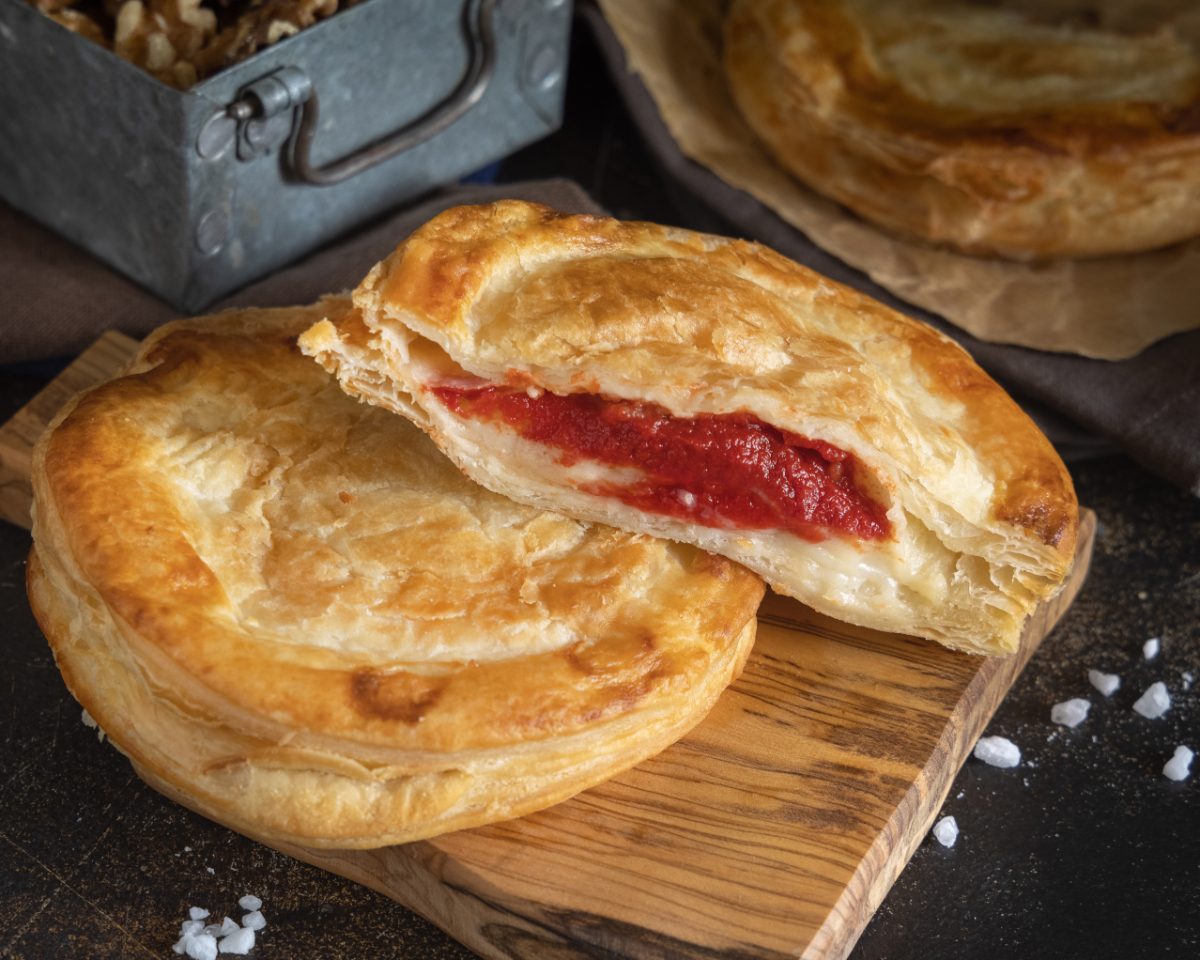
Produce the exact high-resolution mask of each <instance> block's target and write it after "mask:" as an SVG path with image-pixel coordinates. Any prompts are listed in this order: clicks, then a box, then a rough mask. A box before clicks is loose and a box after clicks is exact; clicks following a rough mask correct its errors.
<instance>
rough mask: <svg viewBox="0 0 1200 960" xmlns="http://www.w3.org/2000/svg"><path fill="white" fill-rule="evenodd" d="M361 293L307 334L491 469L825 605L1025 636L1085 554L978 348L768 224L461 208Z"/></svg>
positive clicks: (841, 613) (988, 635) (956, 641)
mask: <svg viewBox="0 0 1200 960" xmlns="http://www.w3.org/2000/svg"><path fill="white" fill-rule="evenodd" d="M354 302H355V304H356V306H357V307H358V308H359V310H360V311H361V317H359V316H357V315H356V316H353V317H352V318H350V319H349V320H348V321H346V322H343V323H341V324H340V325H339V324H338V323H337V322H331V321H322V322H321V323H319V324H317V325H315V326H314V327H313V328H312V329H310V330H309V331H307V332H306V333H305V334H304V335H303V337H301V340H300V345H301V349H302V350H304V352H305V353H308V354H310V355H311V356H314V357H316V358H317V359H318V360H319V361H320V362H321V363H322V364H324V365H325V366H326V367H327V368H328V369H330V370H333V371H334V372H336V374H337V377H338V380H339V381H340V382H341V384H342V385H343V387H344V388H345V389H346V390H347V391H348V392H350V393H351V394H353V395H355V396H358V397H362V398H363V399H364V400H366V401H368V402H370V403H373V404H376V405H379V406H383V407H386V408H388V409H391V410H394V411H396V412H398V413H401V414H403V415H404V416H406V417H409V418H410V419H412V420H413V421H414V422H415V423H417V424H418V425H419V426H420V427H421V428H422V429H424V430H425V431H426V432H428V433H429V435H430V436H431V437H433V439H434V440H435V441H436V443H437V444H438V446H439V447H441V449H442V450H443V451H445V452H446V454H447V455H448V456H450V457H451V458H452V459H453V460H454V462H455V463H457V464H458V465H459V466H460V467H461V468H462V469H463V470H464V471H465V472H466V473H467V475H468V476H470V477H471V478H472V479H474V480H476V481H478V482H479V483H481V484H483V485H484V486H486V487H488V488H490V489H492V490H495V491H497V492H498V493H501V494H504V495H505V496H508V497H511V498H513V499H514V500H517V501H520V502H522V503H527V504H531V505H534V506H537V507H539V508H542V509H547V510H554V511H558V512H562V513H565V514H567V515H569V516H574V517H578V518H580V519H586V520H590V521H594V522H599V523H608V524H612V525H614V526H617V527H621V528H623V529H626V530H632V531H637V532H640V533H647V534H652V535H654V536H659V537H667V538H670V539H672V540H677V541H680V542H684V543H690V544H694V545H695V546H698V547H702V548H704V549H705V550H711V551H713V552H714V553H717V554H721V555H722V556H725V557H729V558H730V559H733V560H736V561H738V562H739V563H741V564H744V565H745V566H747V567H749V568H750V569H751V570H753V571H754V572H756V573H758V574H760V575H761V576H762V577H764V578H765V579H766V580H767V581H768V582H769V583H770V584H771V586H772V587H774V588H775V589H776V590H777V591H779V592H780V593H784V594H787V595H789V596H792V597H795V598H797V599H799V600H801V601H803V602H805V603H807V604H809V605H810V606H812V607H814V608H815V609H817V610H818V611H820V612H821V613H824V614H828V615H830V616H833V617H836V618H839V619H842V620H846V621H849V622H851V623H856V624H860V625H863V626H867V627H872V628H875V629H879V630H885V631H888V632H895V633H906V634H915V635H919V636H923V637H929V638H932V639H934V640H937V641H940V642H942V643H944V644H946V645H948V646H951V647H956V648H959V649H963V650H969V651H972V652H976V653H1010V652H1012V651H1014V650H1015V649H1016V648H1017V645H1018V642H1019V639H1020V634H1021V628H1022V625H1023V623H1024V620H1025V618H1026V616H1027V615H1028V614H1029V613H1030V612H1031V611H1032V610H1033V608H1034V607H1035V606H1036V605H1037V603H1038V602H1039V601H1040V600H1043V599H1045V598H1046V597H1048V596H1050V595H1052V594H1053V593H1054V592H1055V591H1056V590H1057V589H1058V588H1059V586H1060V584H1061V583H1062V581H1063V578H1064V577H1065V575H1066V573H1067V571H1068V569H1069V567H1070V565H1071V562H1072V558H1073V554H1074V543H1075V533H1076V527H1077V522H1078V508H1077V504H1076V500H1075V493H1074V490H1073V488H1072V485H1071V480H1070V477H1069V475H1068V474H1067V471H1066V469H1065V468H1064V466H1063V464H1062V462H1061V461H1060V460H1059V458H1058V456H1057V455H1056V454H1055V452H1054V449H1053V447H1051V445H1050V443H1049V442H1048V441H1047V440H1046V438H1045V437H1044V436H1042V434H1041V433H1040V432H1039V431H1038V429H1037V428H1036V427H1035V426H1034V424H1033V423H1032V421H1030V419H1029V418H1028V417H1027V416H1026V415H1025V414H1024V413H1023V412H1022V411H1021V409H1020V408H1019V407H1018V406H1017V405H1016V404H1015V403H1014V402H1013V401H1012V400H1011V399H1010V398H1009V397H1008V395H1007V394H1005V393H1004V391H1003V390H1001V389H1000V387H998V386H997V385H996V384H995V383H994V382H993V381H992V380H991V379H990V378H989V377H988V376H987V375H986V374H985V373H984V372H983V371H982V370H980V369H979V367H977V366H976V365H975V363H974V362H973V361H972V360H971V358H970V357H969V356H968V355H967V354H966V352H965V351H963V350H962V348H960V347H959V346H958V345H957V344H955V343H954V342H953V341H951V340H950V339H949V338H947V337H945V336H943V335H941V334H939V333H937V332H936V331H934V330H933V329H931V328H930V327H927V326H925V325H924V324H921V323H917V322H915V321H913V320H909V319H908V318H906V317H903V316H901V315H900V314H898V313H896V312H895V311H893V310H890V309H888V308H886V307H884V306H883V305H882V304H879V303H877V302H875V301H873V300H871V299H869V298H868V297H865V296H862V295H861V294H858V293H856V292H855V291H853V290H850V289H848V288H846V287H842V286H840V285H838V284H836V283H833V282H832V281H829V280H827V279H826V278H824V277H822V276H820V275H819V274H817V273H814V272H813V271H811V270H809V269H807V268H805V267H802V266H799V265H798V264H795V263H793V262H792V261H790V260H787V259H786V258H784V257H782V256H780V255H778V254H776V253H774V252H772V251H770V250H768V249H766V248H764V247H761V246H758V245H757V244H752V243H745V242H741V241H734V240H726V239H723V238H720V237H713V236H706V235H702V234H697V233H692V232H689V231H685V230H677V229H671V228H667V227H661V226H657V225H655V224H648V223H622V222H620V221H617V220H611V219H608V218H603V217H586V216H564V215H562V214H559V213H557V212H555V211H553V210H551V209H550V208H548V207H544V206H541V205H538V204H530V203H524V202H520V201H502V202H500V203H496V204H492V205H490V206H479V207H458V208H454V209H451V210H448V211H446V212H445V213H442V214H440V215H439V216H437V217H435V218H434V219H432V220H430V221H429V222H428V223H426V224H425V225H424V226H423V227H421V228H420V229H419V230H417V231H416V232H415V233H414V234H413V235H412V236H411V237H410V238H409V239H408V240H406V241H405V242H404V243H403V244H402V245H401V246H400V247H399V248H398V249H397V250H396V251H395V252H394V253H393V254H392V255H391V256H389V257H388V258H387V259H386V260H384V261H383V262H382V263H381V264H379V265H378V266H377V267H376V268H375V269H374V270H373V271H372V272H371V273H370V274H369V275H368V276H367V278H366V279H365V280H364V281H363V282H362V284H360V286H359V288H358V289H357V290H356V291H355V294H354Z"/></svg>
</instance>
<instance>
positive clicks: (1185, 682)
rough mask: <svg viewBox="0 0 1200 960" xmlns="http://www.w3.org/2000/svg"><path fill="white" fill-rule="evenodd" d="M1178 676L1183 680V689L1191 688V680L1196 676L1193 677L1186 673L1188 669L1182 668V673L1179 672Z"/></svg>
mask: <svg viewBox="0 0 1200 960" xmlns="http://www.w3.org/2000/svg"><path fill="white" fill-rule="evenodd" d="M1179 678H1180V679H1181V680H1182V681H1183V689H1184V690H1191V689H1192V682H1193V681H1194V680H1195V679H1196V678H1195V677H1193V676H1192V675H1191V674H1190V673H1188V671H1186V670H1184V671H1183V673H1181V674H1180V675H1179Z"/></svg>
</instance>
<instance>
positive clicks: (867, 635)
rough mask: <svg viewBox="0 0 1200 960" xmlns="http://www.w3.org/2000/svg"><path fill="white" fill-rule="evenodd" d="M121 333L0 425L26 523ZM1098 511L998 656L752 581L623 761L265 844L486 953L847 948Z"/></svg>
mask: <svg viewBox="0 0 1200 960" xmlns="http://www.w3.org/2000/svg"><path fill="white" fill-rule="evenodd" d="M135 347H136V342H135V341H133V340H130V339H129V338H127V337H122V336H120V335H119V334H109V335H107V336H105V337H104V338H102V339H101V340H100V341H98V342H97V343H96V344H95V345H93V346H92V347H91V348H90V349H89V350H88V351H87V352H86V353H84V354H83V355H82V356H81V357H80V358H79V360H77V361H76V362H75V363H74V364H72V365H71V367H69V368H68V369H67V370H65V371H64V372H63V374H62V375H60V377H59V379H58V380H56V381H55V382H54V383H52V384H51V385H50V386H49V387H47V388H46V390H44V391H43V392H42V393H41V394H39V395H38V396H37V397H36V398H35V399H34V400H33V401H32V402H31V403H30V404H29V405H28V406H27V407H25V408H24V409H23V410H22V411H21V412H20V413H18V414H17V415H16V416H15V417H14V418H13V419H12V420H10V421H9V422H8V423H7V424H6V425H5V426H4V427H3V428H0V515H2V516H4V517H5V518H6V519H9V520H11V521H13V522H16V523H20V524H23V525H25V526H28V523H29V520H28V507H29V492H28V470H29V449H30V447H31V445H32V443H33V441H34V440H36V438H37V435H38V434H39V433H40V431H41V429H42V427H43V426H44V424H45V423H46V422H48V420H49V419H50V417H51V416H52V415H53V413H54V411H55V410H56V409H57V408H58V406H59V405H61V404H62V403H63V402H64V401H65V399H66V398H67V397H68V396H70V395H71V394H72V393H73V392H74V391H75V390H79V389H83V388H85V387H87V386H90V385H92V384H94V383H96V382H98V381H100V380H102V379H104V378H106V377H108V376H111V375H113V374H115V373H117V372H119V370H120V369H121V368H122V366H123V365H124V363H125V362H126V360H127V359H128V357H129V356H131V355H132V352H133V350H134V349H135ZM22 471H24V472H23V473H22ZM1095 525H1096V524H1095V516H1094V514H1092V513H1090V512H1089V511H1084V513H1083V516H1082V520H1081V525H1080V536H1079V547H1078V552H1077V555H1076V559H1075V567H1074V570H1073V572H1072V574H1071V576H1070V578H1069V580H1068V582H1067V584H1066V586H1065V587H1064V589H1063V590H1062V592H1061V593H1060V594H1059V595H1058V596H1057V597H1055V598H1054V599H1053V600H1051V601H1050V602H1048V603H1046V604H1043V605H1042V606H1041V607H1039V608H1038V609H1037V611H1036V612H1035V613H1034V615H1033V616H1032V617H1031V618H1030V621H1029V624H1028V625H1027V627H1026V630H1025V634H1024V637H1023V640H1022V643H1021V648H1020V651H1019V653H1017V654H1016V655H1015V656H1013V657H1010V658H1006V659H994V658H993V659H987V658H980V657H972V656H968V655H965V654H959V653H953V652H951V651H949V650H945V649H943V648H941V647H939V646H936V645H934V644H932V643H927V642H923V641H919V640H914V639H911V638H906V637H899V636H890V635H886V634H881V633H876V632H873V631H871V630H865V629H862V628H859V627H854V626H850V625H848V624H844V623H839V622H837V621H834V620H831V619H829V618H827V617H823V616H820V615H819V614H816V613H814V612H813V611H811V610H809V609H808V608H806V607H804V606H802V605H801V604H799V603H797V602H795V601H792V600H788V599H786V598H782V597H778V596H774V595H771V594H769V595H768V597H767V600H766V601H765V602H764V604H763V607H762V609H761V611H760V613H759V628H758V639H757V641H756V643H755V646H754V651H753V653H752V654H751V656H750V660H749V662H748V664H747V666H746V669H745V671H744V673H743V674H742V676H741V678H740V679H738V680H737V681H736V682H735V683H734V684H733V685H732V686H731V687H730V688H729V689H728V690H727V691H726V692H725V694H723V695H722V697H721V699H720V701H719V702H718V703H717V706H716V707H715V708H714V710H713V711H712V713H711V714H709V716H708V717H707V719H705V720H704V722H703V723H701V724H700V726H698V727H697V728H696V729H695V730H694V731H693V732H692V733H691V734H689V735H688V736H687V737H685V738H684V739H683V740H681V741H680V742H679V743H677V744H675V745H674V746H672V747H670V748H669V749H667V750H666V751H664V752H663V753H662V754H660V755H659V756H657V757H655V758H653V759H652V760H649V761H647V762H645V763H643V764H641V765H639V766H638V767H636V768H634V769H633V770H630V771H628V772H627V773H624V774H622V775H620V776H618V777H616V778H614V779H612V780H610V781H608V782H607V783H604V784H601V785H600V786H598V787H594V788H593V789H591V790H588V791H586V792H585V793H582V794H580V795H578V796H576V797H575V798H573V799H571V800H568V801H566V802H565V803H561V804H559V805H557V806H555V807H551V808H550V809H548V810H544V811H542V812H541V813H537V814H534V815H532V816H528V817H524V818H522V819H520V820H513V821H510V822H507V823H499V824H494V825H492V826H489V827H485V828H481V829H476V830H467V831H463V832H460V833H453V834H448V835H445V836H442V837H437V838H435V839H433V840H426V841H421V842H418V843H411V844H407V845H404V846H398V847H388V848H383V849H380V850H369V851H328V850H313V849H308V848H300V847H293V846H290V845H287V844H279V843H273V842H272V843H270V844H268V845H269V846H273V847H275V848H276V849H279V850H281V851H283V852H285V853H287V854H290V855H291V856H294V857H297V858H299V859H301V860H305V861H307V862H309V863H312V864H316V865H317V866H319V867H322V868H324V869H326V870H329V871H331V872H333V873H336V874H339V875H341V876H343V877H347V878H349V879H351V880H353V881H356V882H358V883H362V884H365V885H367V886H369V887H372V888H374V889H375V890H378V891H380V892H381V893H383V894H385V895H386V896H389V897H391V898H393V899H394V900H396V901H398V902H399V903H401V904H403V905H404V906H405V907H408V908H409V909H411V910H414V911H416V912H417V913H419V914H421V915H423V916H425V917H427V918H428V919H430V920H432V921H433V922H434V923H436V924H437V925H438V926H440V927H441V928H442V929H443V930H445V931H446V932H447V933H449V934H450V935H451V936H453V937H455V938H457V939H458V940H459V941H461V942H462V943H464V944H466V945H467V946H468V947H470V948H471V949H472V950H474V951H476V952H477V953H479V954H481V955H483V956H485V957H496V958H500V957H503V958H509V960H513V958H531V960H532V958H538V960H547V958H549V960H568V958H585V957H586V958H597V957H638V958H668V957H671V958H674V957H681V958H701V957H710V958H711V957H728V958H739V960H740V958H745V960H748V958H776V957H778V958H782V957H803V958H840V957H844V956H846V954H848V953H849V952H850V950H851V948H852V947H853V945H854V943H855V941H856V940H857V939H858V937H859V935H860V934H861V932H862V930H863V928H864V927H865V926H866V924H867V922H868V920H869V919H870V917H871V915H872V914H873V913H874V911H875V909H876V908H877V907H878V906H879V904H880V902H881V901H882V900H883V898H884V896H885V895H886V893H887V891H888V889H889V888H890V887H891V885H892V883H893V882H894V881H895V879H896V877H897V876H898V875H899V873H900V871H901V870H902V869H903V867H904V865H905V863H907V862H908V859H909V857H910V856H911V855H912V853H913V851H914V849H916V847H917V845H918V844H919V843H921V842H922V840H923V839H924V837H925V836H926V833H927V832H928V830H929V827H930V825H931V823H932V821H933V818H934V816H935V815H936V813H937V811H938V809H939V808H940V806H941V803H942V801H943V799H944V798H945V795H946V792H947V791H948V790H949V788H950V784H951V782H952V781H953V779H954V776H955V773H956V772H957V770H958V768H959V766H960V765H961V764H962V763H963V762H964V760H965V759H966V757H967V755H968V753H969V751H970V749H971V746H972V744H973V743H974V742H975V740H976V738H977V737H978V736H979V735H980V733H981V732H982V731H983V729H984V727H985V725H986V724H987V722H988V719H989V718H990V717H991V715H992V713H993V711H994V710H995V709H996V707H997V705H998V704H999V703H1000V701H1001V699H1003V697H1004V695H1005V693H1006V692H1007V690H1008V688H1009V687H1010V686H1011V684H1012V682H1013V680H1014V679H1015V678H1016V676H1017V674H1018V673H1020V671H1021V669H1022V668H1023V667H1024V665H1025V664H1026V663H1027V662H1028V660H1029V658H1030V656H1031V655H1032V654H1033V652H1034V650H1035V649H1036V648H1037V646H1038V644H1039V643H1040V641H1041V640H1042V638H1043V637H1045V635H1046V634H1047V633H1048V632H1049V631H1050V630H1051V628H1052V627H1053V626H1054V624H1055V623H1056V622H1057V621H1058V619H1059V617H1060V616H1062V614H1063V612H1064V611H1065V610H1066V609H1067V607H1068V606H1069V605H1070V604H1071V601H1072V600H1073V599H1074V598H1075V596H1076V594H1077V593H1078V591H1079V589H1080V587H1081V585H1082V583H1083V580H1084V578H1085V576H1086V575H1087V569H1088V563H1089V560H1090V558H1091V548H1092V542H1093V539H1094V535H1095ZM152 785H155V784H152ZM155 786H157V787H158V788H159V789H162V784H156V785H155ZM175 799H176V800H178V801H180V802H182V803H184V804H185V805H186V803H187V800H186V798H185V797H179V796H175Z"/></svg>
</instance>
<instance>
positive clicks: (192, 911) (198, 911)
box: [188, 907, 208, 926]
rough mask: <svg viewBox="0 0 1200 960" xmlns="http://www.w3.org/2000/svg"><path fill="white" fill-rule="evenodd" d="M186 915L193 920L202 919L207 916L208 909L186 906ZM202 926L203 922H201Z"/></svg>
mask: <svg viewBox="0 0 1200 960" xmlns="http://www.w3.org/2000/svg"><path fill="white" fill-rule="evenodd" d="M188 916H189V917H191V918H192V919H193V920H203V919H204V918H205V917H207V916H208V911H207V910H205V909H204V908H203V907H188ZM201 926H203V924H201Z"/></svg>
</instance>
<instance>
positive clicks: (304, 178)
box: [227, 0, 496, 186]
mask: <svg viewBox="0 0 1200 960" xmlns="http://www.w3.org/2000/svg"><path fill="white" fill-rule="evenodd" d="M495 6H496V0H478V3H475V4H472V3H471V2H470V0H468V4H467V6H466V8H464V11H463V16H464V19H465V20H466V27H467V39H468V44H469V49H468V61H467V69H466V72H465V73H464V74H463V77H462V79H461V80H460V81H459V82H458V85H457V86H456V87H455V88H454V89H453V90H452V91H451V92H450V93H449V95H447V96H446V98H445V99H444V100H442V101H441V102H440V103H437V104H435V105H434V106H432V107H431V108H430V109H429V110H427V111H426V112H425V113H423V114H422V115H421V116H419V117H417V118H416V119H415V120H412V121H410V122H409V123H406V124H405V125H404V126H402V127H400V128H399V129H398V130H393V131H392V132H391V133H389V134H387V135H385V136H383V137H381V138H380V139H378V140H376V141H374V142H373V143H369V144H367V145H366V146H365V147H362V148H360V149H358V150H356V151H354V152H353V153H350V154H347V155H346V156H344V157H341V158H339V159H337V160H331V161H330V162H329V163H327V164H325V165H324V166H321V167H317V166H314V165H313V162H312V142H313V137H314V136H315V135H316V132H317V120H318V117H319V111H320V106H319V102H318V98H317V91H316V90H315V89H314V88H313V85H312V81H311V80H310V79H309V78H308V76H307V75H306V74H305V73H304V72H303V71H302V70H300V69H298V68H296V67H284V68H283V69H282V70H277V71H276V72H275V73H273V74H271V75H270V76H267V77H264V78H263V79H262V80H259V81H256V82H255V83H253V84H251V85H250V86H249V87H247V88H246V90H245V92H244V93H243V95H242V96H241V97H239V98H238V100H236V101H235V102H234V103H232V104H230V106H229V108H228V111H227V112H228V115H229V116H230V117H232V118H233V119H235V120H238V121H243V122H244V121H249V120H251V119H258V118H263V117H267V116H271V115H273V114H277V113H279V112H280V111H281V110H283V109H290V108H293V107H297V106H298V107H299V108H300V122H299V124H298V125H297V126H296V129H295V132H294V134H293V135H292V137H291V140H290V143H289V151H288V154H287V156H288V159H289V161H290V165H291V169H292V173H293V174H294V175H295V177H296V178H297V179H298V180H300V181H301V182H303V183H309V184H312V185H314V186H330V185H332V184H335V183H341V182H342V181H343V180H348V179H349V178H350V177H353V176H356V175H357V174H360V173H362V172H363V171H365V170H369V169H371V168H372V167H374V166H376V165H377V164H380V163H383V162H384V161H385V160H390V159H391V158H392V157H394V156H396V155H397V154H400V153H403V152H404V151H405V150H410V149H412V148H413V147H415V146H417V145H418V144H420V143H424V142H425V141H426V140H429V139H430V138H431V137H434V136H436V135H437V134H439V133H441V132H442V131H443V130H445V129H446V128H447V127H449V126H450V125H451V124H452V123H454V122H455V121H456V120H458V119H459V118H460V117H461V116H462V115H463V114H465V113H466V112H467V111H468V110H470V109H471V108H472V107H473V106H475V104H477V103H478V102H479V101H480V100H481V99H483V95H484V93H485V92H486V91H487V88H488V84H489V83H490V82H491V79H492V74H493V73H494V71H495V66H496V35H495V32H494V27H493V24H492V14H493V11H494V9H495ZM472 7H473V8H474V17H472V16H471V10H472Z"/></svg>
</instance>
